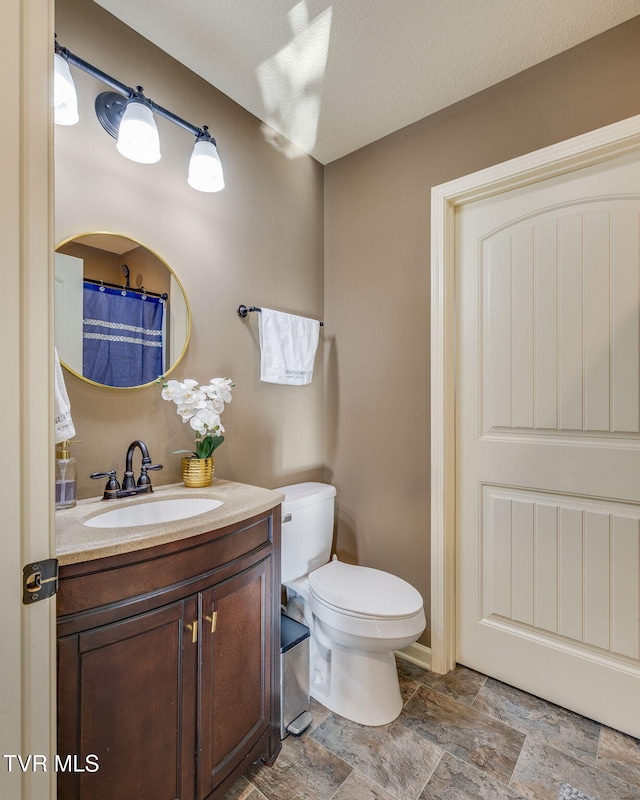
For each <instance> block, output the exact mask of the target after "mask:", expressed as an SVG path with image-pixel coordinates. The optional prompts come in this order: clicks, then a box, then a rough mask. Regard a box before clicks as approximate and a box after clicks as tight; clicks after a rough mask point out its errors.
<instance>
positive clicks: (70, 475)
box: [56, 441, 78, 509]
mask: <svg viewBox="0 0 640 800" xmlns="http://www.w3.org/2000/svg"><path fill="white" fill-rule="evenodd" d="M69 445H70V442H68V441H65V442H60V443H59V444H57V445H56V509H59V508H73V507H74V506H75V504H76V489H77V485H78V484H77V468H76V460H75V458H72V456H71V451H70V450H69Z"/></svg>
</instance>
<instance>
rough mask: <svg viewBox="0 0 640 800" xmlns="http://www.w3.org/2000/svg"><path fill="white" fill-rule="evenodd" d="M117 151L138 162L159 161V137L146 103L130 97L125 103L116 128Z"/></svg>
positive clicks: (152, 162)
mask: <svg viewBox="0 0 640 800" xmlns="http://www.w3.org/2000/svg"><path fill="white" fill-rule="evenodd" d="M116 147H117V149H118V152H119V153H120V154H121V155H123V156H124V157H125V158H129V159H130V160H131V161H137V162H138V163H139V164H155V162H156V161H160V137H159V136H158V129H157V128H156V123H155V120H154V119H153V111H152V110H151V107H150V106H148V105H147V104H146V103H144V102H141V101H140V100H136V98H135V97H134V98H132V99H131V100H129V102H128V103H127V107H126V108H125V110H124V114H123V115H122V119H121V120H120V127H119V128H118V144H117V145H116Z"/></svg>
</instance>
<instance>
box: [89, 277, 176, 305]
mask: <svg viewBox="0 0 640 800" xmlns="http://www.w3.org/2000/svg"><path fill="white" fill-rule="evenodd" d="M84 282H85V283H93V284H95V285H96V286H108V287H109V288H110V289H121V290H122V291H123V292H136V293H137V294H146V295H148V296H149V297H160V298H161V299H162V300H168V299H169V295H168V294H167V293H166V292H163V293H162V294H160V293H159V292H148V291H147V290H146V289H145V288H144V286H142V287H141V288H140V289H135V288H134V287H133V286H125V285H124V284H122V283H120V284H118V283H109V281H99V280H96V279H95V278H84Z"/></svg>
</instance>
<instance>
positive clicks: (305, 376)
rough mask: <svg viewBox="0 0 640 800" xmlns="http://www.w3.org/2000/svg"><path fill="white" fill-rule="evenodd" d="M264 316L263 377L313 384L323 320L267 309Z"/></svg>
mask: <svg viewBox="0 0 640 800" xmlns="http://www.w3.org/2000/svg"><path fill="white" fill-rule="evenodd" d="M258 316H259V318H260V323H259V330H260V352H261V357H260V380H262V381H265V382H266V383H287V384H293V385H296V386H300V385H302V384H306V383H311V378H312V377H313V362H314V360H315V357H316V349H317V347H318V338H319V336H320V323H319V322H318V320H317V319H308V318H307V317H296V316H295V315H293V314H284V313H283V312H282V311H272V310H271V309H270V308H263V309H262V313H261V314H259V315H258Z"/></svg>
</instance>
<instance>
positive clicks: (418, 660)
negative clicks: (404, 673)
mask: <svg viewBox="0 0 640 800" xmlns="http://www.w3.org/2000/svg"><path fill="white" fill-rule="evenodd" d="M396 655H397V656H398V658H402V659H403V660H404V661H410V662H411V663H412V664H416V665H417V666H419V667H422V669H429V670H430V669H431V648H430V647H427V646H426V645H424V644H418V642H414V643H413V644H410V645H409V647H405V648H404V649H403V650H396Z"/></svg>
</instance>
